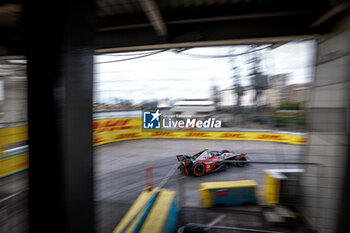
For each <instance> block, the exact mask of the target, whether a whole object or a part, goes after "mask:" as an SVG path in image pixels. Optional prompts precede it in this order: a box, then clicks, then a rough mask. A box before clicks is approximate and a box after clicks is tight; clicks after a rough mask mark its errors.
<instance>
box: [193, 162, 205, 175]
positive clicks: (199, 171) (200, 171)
mask: <svg viewBox="0 0 350 233" xmlns="http://www.w3.org/2000/svg"><path fill="white" fill-rule="evenodd" d="M192 173H193V175H195V176H202V175H204V173H205V166H204V164H203V163H196V164H195V165H193V167H192Z"/></svg>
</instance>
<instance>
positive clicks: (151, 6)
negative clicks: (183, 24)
mask: <svg viewBox="0 0 350 233" xmlns="http://www.w3.org/2000/svg"><path fill="white" fill-rule="evenodd" d="M139 2H140V5H141V7H142V10H143V11H144V12H145V14H146V16H147V18H148V20H149V21H150V23H151V25H152V27H153V28H154V30H155V31H156V33H157V35H158V36H162V37H165V36H167V35H168V31H167V28H166V25H165V23H164V20H163V17H162V15H161V13H160V10H159V8H158V5H157V3H156V2H155V1H154V0H139Z"/></svg>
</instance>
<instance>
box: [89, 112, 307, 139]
mask: <svg viewBox="0 0 350 233" xmlns="http://www.w3.org/2000/svg"><path fill="white" fill-rule="evenodd" d="M141 127H142V118H118V119H102V120H95V121H94V145H95V146H97V145H103V144H106V143H110V142H117V141H124V140H132V139H144V138H177V139H217V140H246V141H247V140H249V141H270V142H281V143H289V144H305V143H306V136H305V135H301V134H295V133H285V132H265V131H264V132H224V131H220V132H218V131H178V130H158V131H142V128H141Z"/></svg>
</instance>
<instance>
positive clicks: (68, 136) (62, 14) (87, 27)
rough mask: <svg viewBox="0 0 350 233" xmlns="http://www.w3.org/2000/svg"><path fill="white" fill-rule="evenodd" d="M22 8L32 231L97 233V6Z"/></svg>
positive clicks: (80, 2)
mask: <svg viewBox="0 0 350 233" xmlns="http://www.w3.org/2000/svg"><path fill="white" fill-rule="evenodd" d="M24 4H25V7H24V13H25V17H26V18H25V20H24V22H25V23H26V40H25V41H26V43H27V44H26V48H27V67H28V69H27V74H28V130H29V166H30V169H29V185H30V189H29V224H30V232H53V233H56V232H57V233H77V232H84V233H92V232H94V227H95V226H94V203H93V201H94V199H93V168H92V166H93V157H92V155H93V148H92V141H93V140H92V85H93V53H94V43H93V41H94V35H95V23H94V22H95V1H94V0H76V1H64V0H63V1H61V0H53V1H50V2H46V1H35V2H32V1H30V2H25V3H24ZM43 6H45V10H43ZM43 113H44V114H43Z"/></svg>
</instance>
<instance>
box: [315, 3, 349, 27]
mask: <svg viewBox="0 0 350 233" xmlns="http://www.w3.org/2000/svg"><path fill="white" fill-rule="evenodd" d="M349 7H350V2H349V1H345V2H343V3H341V4H339V5H337V6H335V7H333V8H332V9H330V10H329V11H327V12H326V13H325V14H323V15H321V16H320V17H319V18H318V19H317V20H315V21H314V22H313V23H312V24H311V25H310V26H309V27H310V28H315V27H318V26H320V25H322V24H324V23H325V22H327V21H328V20H330V19H331V18H333V17H334V16H336V15H338V14H340V13H342V12H343V11H345V10H346V9H348V8H349Z"/></svg>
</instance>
